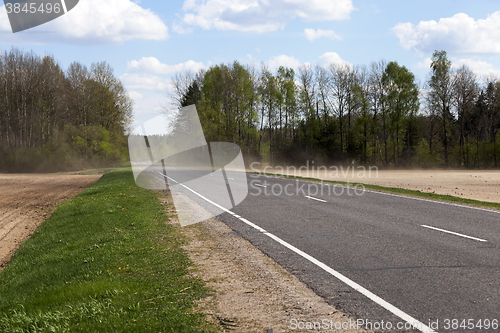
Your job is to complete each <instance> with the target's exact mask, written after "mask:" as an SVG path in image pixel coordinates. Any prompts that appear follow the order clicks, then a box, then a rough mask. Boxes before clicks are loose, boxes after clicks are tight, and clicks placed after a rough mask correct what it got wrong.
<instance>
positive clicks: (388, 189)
mask: <svg viewBox="0 0 500 333" xmlns="http://www.w3.org/2000/svg"><path fill="white" fill-rule="evenodd" d="M249 173H251V174H262V175H267V176H275V177H282V178H292V179H301V180H307V181H312V182H323V183H329V184H339V185H345V186H351V187H355V186H363V187H364V188H366V189H368V190H374V191H380V192H387V193H395V194H402V195H409V196H414V197H419V198H425V199H431V200H441V201H447V202H454V203H459V204H466V205H473V206H479V207H487V208H494V209H500V203H496V202H487V201H479V200H473V199H466V198H459V197H455V196H452V195H446V194H436V193H428V192H422V191H419V190H408V189H404V188H398V187H384V186H378V185H371V184H363V183H352V182H341V181H335V180H322V179H318V178H307V177H299V176H288V175H281V174H274V173H264V172H262V173H258V172H249Z"/></svg>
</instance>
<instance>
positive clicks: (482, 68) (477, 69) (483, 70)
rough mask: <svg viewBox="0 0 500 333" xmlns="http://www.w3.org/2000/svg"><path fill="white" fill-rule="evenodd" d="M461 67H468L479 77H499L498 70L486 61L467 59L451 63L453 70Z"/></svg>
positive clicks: (499, 72) (499, 71)
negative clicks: (491, 75)
mask: <svg viewBox="0 0 500 333" xmlns="http://www.w3.org/2000/svg"><path fill="white" fill-rule="evenodd" d="M463 65H465V66H467V67H469V68H470V69H471V70H472V71H473V72H474V73H476V75H477V76H479V77H482V76H487V75H490V74H493V75H496V76H499V75H500V70H499V69H496V68H495V67H494V66H493V65H492V64H490V63H488V62H486V61H482V60H475V59H472V58H469V59H457V60H453V62H452V67H453V68H454V69H459V68H460V67H462V66H463Z"/></svg>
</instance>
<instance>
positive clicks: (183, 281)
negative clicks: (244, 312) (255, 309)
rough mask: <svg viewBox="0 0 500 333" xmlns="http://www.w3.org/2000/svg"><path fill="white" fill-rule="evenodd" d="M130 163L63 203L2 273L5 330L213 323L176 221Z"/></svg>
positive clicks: (176, 327)
mask: <svg viewBox="0 0 500 333" xmlns="http://www.w3.org/2000/svg"><path fill="white" fill-rule="evenodd" d="M167 219H168V216H167V215H166V214H165V213H164V211H163V207H162V205H161V204H160V203H159V201H158V200H157V197H156V194H155V193H153V192H151V191H147V190H144V189H140V188H138V187H137V186H136V185H135V183H134V180H133V176H132V173H131V172H130V171H113V172H110V173H107V174H105V175H104V176H103V177H102V178H101V179H100V180H99V181H98V182H97V183H95V184H94V185H93V186H92V187H90V188H88V189H86V190H85V191H84V192H82V193H81V194H80V195H78V196H77V197H76V198H75V199H73V200H71V201H69V202H66V203H63V204H62V205H60V206H59V207H58V208H57V209H56V210H55V211H54V212H53V214H52V216H51V218H50V219H48V220H47V221H45V222H44V223H43V224H42V226H41V227H40V228H39V229H38V230H37V231H36V232H35V233H34V235H33V236H32V237H31V238H30V239H29V240H27V241H26V242H25V243H24V244H23V246H22V247H21V249H20V250H19V251H18V252H17V253H16V254H15V255H14V257H13V259H12V262H11V263H10V264H9V265H8V266H7V267H6V269H5V270H4V271H2V272H1V273H0V332H176V333H177V332H201V331H212V328H211V326H209V325H208V324H207V323H206V322H205V319H204V316H203V315H201V314H199V313H196V311H195V310H196V309H195V304H196V300H198V299H200V298H203V297H205V296H207V295H208V293H209V291H208V289H207V288H206V287H205V286H204V285H203V283H202V282H201V281H200V280H198V279H195V278H193V277H190V276H189V275H188V268H189V267H190V265H191V262H190V260H189V258H188V257H187V254H186V253H185V252H184V251H183V250H182V249H181V248H180V245H181V244H182V242H183V240H182V237H181V235H180V231H179V229H178V227H174V226H172V225H170V224H166V222H167Z"/></svg>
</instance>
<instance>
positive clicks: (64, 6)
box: [61, 0, 68, 14]
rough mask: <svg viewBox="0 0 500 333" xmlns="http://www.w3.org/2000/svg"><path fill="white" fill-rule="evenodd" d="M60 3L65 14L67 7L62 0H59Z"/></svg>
mask: <svg viewBox="0 0 500 333" xmlns="http://www.w3.org/2000/svg"><path fill="white" fill-rule="evenodd" d="M61 3H62V8H63V11H64V14H66V13H67V12H68V9H67V8H66V2H65V1H64V0H61Z"/></svg>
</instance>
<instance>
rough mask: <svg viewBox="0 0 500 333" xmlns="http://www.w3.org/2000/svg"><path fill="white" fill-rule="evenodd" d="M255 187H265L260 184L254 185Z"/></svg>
mask: <svg viewBox="0 0 500 333" xmlns="http://www.w3.org/2000/svg"><path fill="white" fill-rule="evenodd" d="M254 185H255V186H259V187H267V186H264V185H260V184H254Z"/></svg>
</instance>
